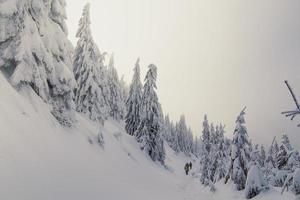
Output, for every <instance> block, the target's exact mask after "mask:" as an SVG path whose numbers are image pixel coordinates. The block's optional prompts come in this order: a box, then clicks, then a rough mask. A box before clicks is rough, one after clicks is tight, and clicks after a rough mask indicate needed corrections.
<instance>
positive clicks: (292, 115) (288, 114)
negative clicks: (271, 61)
mask: <svg viewBox="0 0 300 200" xmlns="http://www.w3.org/2000/svg"><path fill="white" fill-rule="evenodd" d="M284 83H285V84H286V86H287V88H288V89H289V91H290V93H291V95H292V97H293V100H294V102H295V104H296V109H295V110H292V111H285V112H282V114H283V115H285V116H286V117H288V118H291V120H293V119H294V118H295V117H296V116H297V115H299V114H300V106H299V103H298V100H297V98H296V95H295V93H294V92H293V89H292V88H291V86H290V85H289V83H288V81H284ZM298 127H300V124H298Z"/></svg>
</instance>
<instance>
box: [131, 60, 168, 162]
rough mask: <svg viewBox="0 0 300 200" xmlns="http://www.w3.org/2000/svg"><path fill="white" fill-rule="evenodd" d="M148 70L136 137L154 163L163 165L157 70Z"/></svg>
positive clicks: (163, 154) (153, 67) (163, 151)
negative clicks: (157, 162)
mask: <svg viewBox="0 0 300 200" xmlns="http://www.w3.org/2000/svg"><path fill="white" fill-rule="evenodd" d="M148 68H149V70H148V72H147V75H146V78H145V84H144V89H143V96H142V118H141V123H140V125H139V127H138V129H137V130H136V133H135V135H136V138H137V141H138V142H140V143H141V148H142V150H144V151H146V152H147V153H148V155H149V156H150V157H151V159H152V160H153V161H159V162H160V163H162V164H163V163H164V160H165V149H164V143H163V139H162V136H161V133H160V131H161V126H162V125H161V122H162V118H163V114H162V110H161V105H160V103H159V102H158V97H157V94H156V78H157V68H156V66H155V65H153V64H151V65H149V67H148Z"/></svg>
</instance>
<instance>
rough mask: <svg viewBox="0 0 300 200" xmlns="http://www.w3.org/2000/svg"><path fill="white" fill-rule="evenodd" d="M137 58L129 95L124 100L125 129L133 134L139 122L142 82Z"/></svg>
mask: <svg viewBox="0 0 300 200" xmlns="http://www.w3.org/2000/svg"><path fill="white" fill-rule="evenodd" d="M139 60H140V59H137V61H136V63H135V67H134V74H133V79H132V82H131V85H130V90H129V96H128V99H127V101H126V107H127V115H126V120H125V122H126V125H125V129H126V131H127V133H128V134H129V135H133V134H134V132H135V131H136V130H137V128H138V126H139V124H140V122H141V103H142V87H143V86H142V83H141V79H140V66H139Z"/></svg>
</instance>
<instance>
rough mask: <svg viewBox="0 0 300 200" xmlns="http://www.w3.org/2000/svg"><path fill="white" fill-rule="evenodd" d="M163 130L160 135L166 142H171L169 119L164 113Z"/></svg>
mask: <svg viewBox="0 0 300 200" xmlns="http://www.w3.org/2000/svg"><path fill="white" fill-rule="evenodd" d="M163 122H164V123H163V132H162V136H163V138H164V139H165V141H166V142H167V143H168V144H171V141H172V135H171V121H170V118H169V115H166V116H165V118H164V120H163Z"/></svg>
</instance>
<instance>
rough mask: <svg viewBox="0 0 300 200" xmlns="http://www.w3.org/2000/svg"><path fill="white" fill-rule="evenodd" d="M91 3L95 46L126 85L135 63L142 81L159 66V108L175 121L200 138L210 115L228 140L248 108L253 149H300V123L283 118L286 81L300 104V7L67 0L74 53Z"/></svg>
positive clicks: (229, 1)
mask: <svg viewBox="0 0 300 200" xmlns="http://www.w3.org/2000/svg"><path fill="white" fill-rule="evenodd" d="M86 2H90V3H91V20H92V33H93V36H94V40H95V41H96V43H97V44H98V46H99V49H100V50H101V51H107V52H109V53H111V52H114V56H115V64H116V68H117V70H118V72H119V74H120V75H121V74H124V75H125V79H126V80H127V82H130V81H131V78H132V69H133V66H134V63H135V61H136V59H137V57H138V56H140V57H141V68H142V73H143V74H142V76H144V74H145V71H146V69H147V66H148V65H149V64H150V63H154V64H156V65H157V67H158V95H159V100H160V102H161V104H162V107H163V110H164V112H165V113H169V114H170V117H171V119H173V120H178V119H179V116H180V114H185V116H186V120H187V123H188V124H189V125H190V126H191V127H192V129H193V131H194V134H195V135H199V134H200V132H201V130H202V121H203V116H204V114H205V113H207V114H208V118H209V120H210V121H213V122H215V123H220V122H222V123H225V124H226V132H227V135H228V136H229V137H231V136H232V131H233V128H234V122H235V119H236V116H237V115H238V114H239V112H240V110H241V109H242V108H243V107H244V106H247V110H246V112H247V115H246V122H247V127H248V131H249V136H250V137H251V138H253V140H254V142H256V143H265V144H269V143H271V140H272V139H273V136H275V135H280V134H282V133H283V132H286V133H288V135H289V136H290V138H291V140H292V141H293V142H294V144H296V145H298V148H299V146H300V129H299V128H297V127H296V125H297V122H299V123H300V116H299V117H298V118H296V119H295V121H294V122H290V121H289V120H288V119H286V118H284V117H283V116H282V115H281V114H280V113H281V112H282V111H284V110H290V109H293V108H294V107H295V105H294V103H293V101H292V98H291V97H290V95H289V92H288V90H287V89H286V87H285V85H284V83H283V80H285V79H288V80H289V81H290V83H291V85H292V86H293V88H294V90H295V92H296V93H297V94H298V96H299V98H300V12H299V10H300V1H299V0H294V1H293V0H285V1H282V0H264V1H261V0H251V1H243V0H226V1H220V0H89V1H86V0H67V3H68V6H67V13H68V21H67V23H68V27H69V38H70V40H71V41H72V43H73V44H74V45H75V44H76V41H77V40H76V38H75V33H76V30H77V25H78V21H79V18H80V16H81V12H82V8H83V6H84V4H85V3H86Z"/></svg>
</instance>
